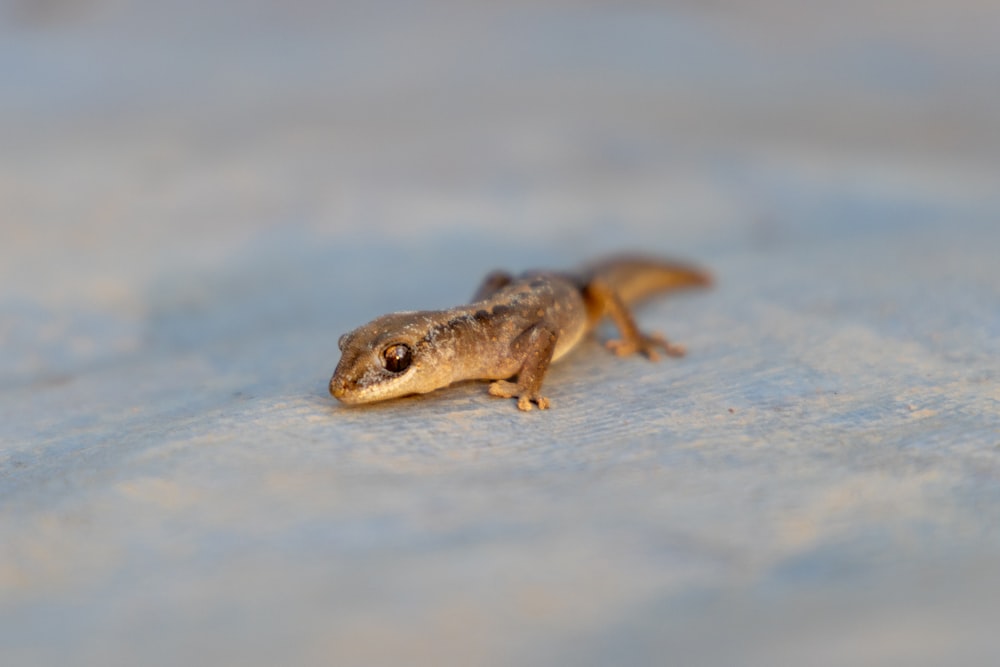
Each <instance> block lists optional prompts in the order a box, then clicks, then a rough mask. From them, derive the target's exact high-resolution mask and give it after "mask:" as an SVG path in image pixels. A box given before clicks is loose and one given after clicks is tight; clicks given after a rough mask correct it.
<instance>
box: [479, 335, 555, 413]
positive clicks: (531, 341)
mask: <svg viewBox="0 0 1000 667" xmlns="http://www.w3.org/2000/svg"><path fill="white" fill-rule="evenodd" d="M557 339H558V336H556V334H555V333H553V332H552V331H551V330H550V329H547V328H546V327H545V326H544V325H541V324H538V325H535V326H533V327H531V328H530V329H528V330H527V331H525V332H524V333H522V334H521V335H520V336H518V337H517V338H516V339H514V342H513V343H512V345H511V354H512V355H514V356H516V357H522V358H523V361H522V362H521V367H520V370H518V372H517V382H510V381H508V380H497V381H496V382H494V383H492V384H491V385H490V394H491V395H492V396H499V397H501V398H515V397H516V398H517V407H518V408H519V409H521V410H524V411H528V410H531V407H532V406H531V404H532V403H535V404H537V405H538V409H539V410H545V409H547V408H548V407H549V399H547V398H545V397H544V396H542V395H541V394H540V393H539V391H540V390H541V388H542V380H543V379H544V378H545V373H546V371H548V369H549V363H550V362H551V361H552V354H553V352H555V349H556V340H557Z"/></svg>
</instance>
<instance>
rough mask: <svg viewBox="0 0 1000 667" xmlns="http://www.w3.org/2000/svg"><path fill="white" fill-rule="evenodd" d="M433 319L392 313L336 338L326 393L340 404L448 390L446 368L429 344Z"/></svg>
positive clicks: (426, 315)
mask: <svg viewBox="0 0 1000 667" xmlns="http://www.w3.org/2000/svg"><path fill="white" fill-rule="evenodd" d="M435 315H436V313H433V312H429V311H428V312H406V313H391V314H389V315H383V316H382V317H379V318H377V319H375V320H372V321H371V322H369V323H368V324H365V325H364V326H361V327H358V328H357V329H355V330H354V331H351V332H350V333H346V334H344V335H343V336H341V337H340V341H339V342H338V343H337V345H338V347H340V352H341V356H340V362H339V363H338V364H337V369H336V370H335V371H334V372H333V377H332V378H330V394H331V395H333V397H334V398H336V399H337V400H339V401H341V402H343V403H349V404H354V403H374V402H375V401H383V400H386V399H389V398H397V397H399V396H407V395H410V394H423V393H426V392H429V391H433V390H434V389H438V388H440V387H444V386H447V385H448V384H449V383H450V382H451V379H450V377H449V373H448V371H449V367H448V364H442V363H440V361H441V360H440V359H438V357H439V356H440V355H439V354H437V353H436V348H435V346H434V344H433V343H434V336H433V335H432V332H433V331H434V325H435V323H436V322H437V318H435Z"/></svg>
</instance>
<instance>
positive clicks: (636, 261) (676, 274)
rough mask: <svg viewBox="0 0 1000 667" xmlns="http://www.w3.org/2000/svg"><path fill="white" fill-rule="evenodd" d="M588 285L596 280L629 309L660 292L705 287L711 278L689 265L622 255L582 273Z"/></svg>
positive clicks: (705, 272)
mask: <svg viewBox="0 0 1000 667" xmlns="http://www.w3.org/2000/svg"><path fill="white" fill-rule="evenodd" d="M585 275H586V276H587V280H588V282H590V281H591V280H599V281H601V282H603V283H604V284H606V285H607V286H608V287H609V288H611V289H612V290H613V291H614V292H615V293H616V294H617V295H618V296H619V298H621V299H622V301H624V302H625V304H626V305H631V304H634V303H637V302H639V301H642V300H644V299H646V298H648V297H650V296H653V295H655V294H659V293H661V292H669V291H673V290H676V289H684V288H690V287H707V286H709V285H711V284H712V275H711V274H710V273H708V272H707V271H704V270H702V269H699V268H697V267H695V266H691V265H690V264H683V263H680V262H673V261H670V260H665V259H657V258H653V257H644V256H641V255H624V256H619V257H612V258H611V259H607V260H604V261H602V262H599V263H597V264H592V265H590V266H589V267H587V269H586V270H585Z"/></svg>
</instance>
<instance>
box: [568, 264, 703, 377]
mask: <svg viewBox="0 0 1000 667" xmlns="http://www.w3.org/2000/svg"><path fill="white" fill-rule="evenodd" d="M585 298H586V299H587V300H588V302H589V305H590V307H591V309H592V311H594V312H598V313H601V314H607V315H609V316H610V317H611V319H612V320H613V321H614V323H615V326H616V327H618V331H619V333H620V335H621V338H619V339H612V340H609V341H607V342H606V343H605V346H606V347H607V348H608V349H609V350H611V351H612V352H614V353H615V354H617V355H618V356H619V357H626V356H628V355H631V354H635V353H636V352H638V353H640V354H642V355H643V356H645V357H646V358H647V359H649V360H650V361H657V360H659V358H660V355H659V352H658V350H663V352H664V353H666V355H667V356H669V357H683V356H684V354H685V352H686V350H685V349H684V346H683V345H678V344H677V343H671V342H670V341H668V340H667V339H666V338H664V337H663V336H662V335H661V334H658V333H652V334H647V333H643V332H642V331H641V330H640V329H639V326H638V325H637V324H636V323H635V318H633V317H632V313H631V312H630V311H629V309H628V306H626V305H625V302H624V301H623V300H622V298H621V297H620V296H619V295H618V294H617V293H616V292H615V291H614V290H613V289H611V287H610V286H608V285H607V284H605V283H604V282H602V281H600V280H594V281H592V282H591V283H590V284H589V285H587V287H586V290H585Z"/></svg>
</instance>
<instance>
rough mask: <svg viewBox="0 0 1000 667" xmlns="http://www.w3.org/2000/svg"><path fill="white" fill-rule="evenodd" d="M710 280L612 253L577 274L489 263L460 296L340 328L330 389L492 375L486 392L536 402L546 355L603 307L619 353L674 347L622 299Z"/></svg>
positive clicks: (554, 356) (411, 386)
mask: <svg viewBox="0 0 1000 667" xmlns="http://www.w3.org/2000/svg"><path fill="white" fill-rule="evenodd" d="M710 283H711V277H710V276H709V275H708V274H707V273H705V272H704V271H701V270H699V269H696V268H693V267H691V266H687V265H682V264H677V263H673V262H667V261H664V260H657V259H650V258H643V257H617V258H612V259H609V260H605V261H603V262H600V263H597V264H594V265H592V266H590V267H587V268H585V269H583V270H582V271H580V272H578V273H556V272H541V271H536V272H530V273H525V274H523V275H521V276H518V277H514V276H511V275H510V274H507V273H504V272H495V273H492V274H490V275H489V276H487V278H486V279H485V281H484V282H483V284H482V286H481V287H480V288H479V290H478V291H477V292H476V294H475V295H474V296H473V299H472V303H470V304H469V305H466V306H458V307H456V308H450V309H448V310H435V311H412V312H402V313H390V314H388V315H383V316H382V317H379V318H376V319H375V320H372V321H371V322H369V323H368V324H365V325H364V326H361V327H359V328H357V329H355V330H354V331H351V332H350V333H347V334H345V335H343V336H341V338H340V341H339V342H338V346H339V347H340V350H341V358H340V362H339V363H338V364H337V369H336V370H335V371H334V373H333V377H332V378H331V379H330V393H331V394H332V395H333V396H334V397H335V398H337V399H339V400H340V401H342V402H344V403H349V404H355V403H373V402H375V401H382V400H386V399H390V398H397V397H400V396H407V395H410V394H423V393H427V392H430V391H433V390H435V389H440V388H441V387H446V386H448V385H450V384H452V383H455V382H460V381H463V380H493V383H492V384H491V385H490V389H489V393H490V394H492V395H494V396H501V397H504V398H517V399H518V401H517V407H518V408H520V409H521V410H530V409H531V408H532V404H535V405H537V406H538V407H539V408H541V409H545V408H547V407H549V401H548V399H546V398H545V397H544V396H542V395H541V394H540V389H541V385H542V380H543V379H544V377H545V373H546V371H547V370H548V367H549V364H550V363H551V362H553V361H556V360H558V359H559V358H561V357H563V356H565V355H566V353H568V352H569V351H570V350H571V349H573V347H575V346H576V344H577V343H579V342H580V340H582V339H583V338H584V336H585V335H587V334H588V333H589V332H591V331H592V330H593V329H594V328H595V327H596V326H597V325H598V324H599V323H600V321H601V320H602V319H603V318H604V317H605V316H609V317H611V318H612V320H613V321H614V322H615V324H616V326H617V327H618V330H619V332H620V334H621V339H619V340H611V341H608V342H607V346H608V347H609V348H611V349H612V350H613V351H614V352H615V353H617V354H618V355H620V356H624V355H628V354H633V353H636V352H639V353H642V354H644V355H645V356H647V357H649V358H650V359H652V360H656V359H657V349H662V350H663V351H664V352H666V353H667V354H668V355H670V356H681V355H683V354H684V350H683V348H682V347H681V346H679V345H674V344H672V343H669V342H667V340H666V339H665V338H663V337H662V336H659V335H655V334H654V335H646V334H643V333H642V332H641V331H640V330H639V329H638V327H637V326H636V324H635V321H634V320H633V318H632V315H631V313H630V310H629V307H630V306H631V305H632V304H634V303H636V302H638V301H640V300H642V299H644V298H646V297H648V296H650V295H652V294H656V293H658V292H664V291H668V290H672V289H678V288H683V287H694V286H702V285H708V284H710ZM515 376H516V378H517V379H516V381H511V378H514V377H515Z"/></svg>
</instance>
